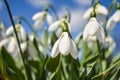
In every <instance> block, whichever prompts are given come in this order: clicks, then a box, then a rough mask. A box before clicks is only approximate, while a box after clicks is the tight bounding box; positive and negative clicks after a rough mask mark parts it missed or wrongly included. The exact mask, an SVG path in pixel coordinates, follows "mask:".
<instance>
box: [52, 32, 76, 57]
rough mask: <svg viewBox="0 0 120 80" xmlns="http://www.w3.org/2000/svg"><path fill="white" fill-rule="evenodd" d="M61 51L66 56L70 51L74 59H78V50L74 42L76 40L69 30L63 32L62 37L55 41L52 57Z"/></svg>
mask: <svg viewBox="0 0 120 80" xmlns="http://www.w3.org/2000/svg"><path fill="white" fill-rule="evenodd" d="M59 53H61V54H62V55H64V56H66V55H68V54H69V53H70V54H71V56H72V57H73V58H74V59H77V57H78V50H77V47H76V45H75V43H74V41H73V40H72V39H71V38H70V36H69V34H68V32H63V33H62V35H61V37H60V38H59V39H58V40H57V41H56V42H55V44H54V46H53V48H52V52H51V57H52V58H54V57H56V56H57V55H58V54H59Z"/></svg>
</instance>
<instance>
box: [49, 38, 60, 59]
mask: <svg viewBox="0 0 120 80" xmlns="http://www.w3.org/2000/svg"><path fill="white" fill-rule="evenodd" d="M59 42H60V39H58V40H57V41H56V42H55V44H54V46H53V48H52V52H51V57H52V58H54V57H56V56H57V55H58V54H59Z"/></svg>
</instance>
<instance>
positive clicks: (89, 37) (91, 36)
mask: <svg viewBox="0 0 120 80" xmlns="http://www.w3.org/2000/svg"><path fill="white" fill-rule="evenodd" d="M96 39H98V40H99V41H100V42H102V43H104V41H105V32H104V30H103V28H102V26H101V25H100V24H99V23H98V22H97V20H96V18H95V17H92V18H90V20H89V22H88V23H87V24H86V26H85V29H84V31H83V40H85V41H95V40H96Z"/></svg>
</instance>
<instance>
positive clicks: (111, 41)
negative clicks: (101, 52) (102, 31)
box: [104, 35, 116, 51]
mask: <svg viewBox="0 0 120 80" xmlns="http://www.w3.org/2000/svg"><path fill="white" fill-rule="evenodd" d="M104 46H105V47H108V49H109V51H113V50H114V49H115V47H116V43H115V41H114V39H113V38H112V37H111V36H109V35H108V36H107V37H106V39H105V44H104Z"/></svg>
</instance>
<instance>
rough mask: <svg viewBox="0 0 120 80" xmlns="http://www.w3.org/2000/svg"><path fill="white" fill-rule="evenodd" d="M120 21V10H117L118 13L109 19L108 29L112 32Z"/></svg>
mask: <svg viewBox="0 0 120 80" xmlns="http://www.w3.org/2000/svg"><path fill="white" fill-rule="evenodd" d="M119 21H120V10H116V12H115V13H114V14H113V15H112V16H111V17H110V18H109V20H108V22H107V25H106V29H107V30H111V29H113V28H114V26H115V25H116V23H117V22H119Z"/></svg>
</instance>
